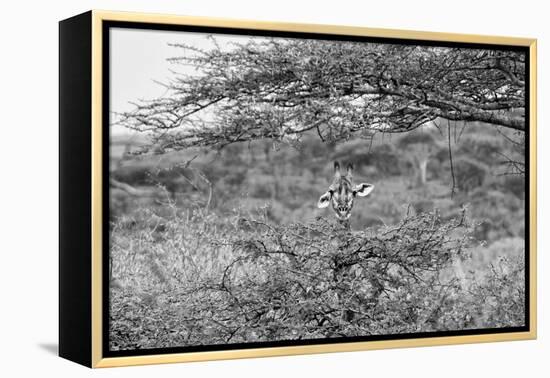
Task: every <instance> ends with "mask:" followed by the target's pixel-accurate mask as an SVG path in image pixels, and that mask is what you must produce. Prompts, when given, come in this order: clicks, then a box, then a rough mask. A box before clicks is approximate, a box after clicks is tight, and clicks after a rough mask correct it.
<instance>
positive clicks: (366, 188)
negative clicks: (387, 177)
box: [353, 182, 374, 197]
mask: <svg viewBox="0 0 550 378" xmlns="http://www.w3.org/2000/svg"><path fill="white" fill-rule="evenodd" d="M373 189H374V185H372V184H367V183H365V182H363V183H361V184H357V185H355V186H354V187H353V194H354V195H358V196H359V197H366V196H368V195H369V194H370V192H372V190H373Z"/></svg>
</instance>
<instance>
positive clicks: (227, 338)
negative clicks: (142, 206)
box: [110, 208, 523, 350]
mask: <svg viewBox="0 0 550 378" xmlns="http://www.w3.org/2000/svg"><path fill="white" fill-rule="evenodd" d="M462 215H463V214H462ZM135 217H137V219H133V221H128V219H126V221H125V222H122V220H120V221H119V222H118V223H117V224H116V225H114V227H113V232H112V249H111V257H112V261H111V267H112V272H113V280H116V282H117V284H116V285H112V288H111V329H110V332H111V337H110V340H111V348H113V349H115V350H116V349H126V348H153V347H168V346H182V345H201V344H218V343H233V342H235V343H236V342H255V341H273V340H289V339H292V340H297V339H314V338H327V337H341V336H360V335H361V336H364V335H373V334H401V333H410V332H429V331H434V330H447V329H462V328H464V327H474V326H479V327H483V326H485V325H487V324H490V325H493V324H499V325H501V324H515V322H520V321H522V319H523V318H522V316H523V315H522V312H521V308H520V307H519V304H518V300H519V298H520V297H519V296H520V294H521V293H520V292H518V294H517V295H515V294H514V295H512V294H513V293H512V291H513V290H515V289H514V288H515V286H513V285H516V286H518V285H521V282H520V280H519V279H518V277H519V276H520V272H521V269H522V268H521V267H519V266H518V267H517V269H516V270H513V271H512V270H506V271H497V270H495V274H500V276H498V277H500V278H498V279H495V278H494V277H493V276H489V275H488V276H487V277H481V278H480V277H477V279H480V281H479V283H478V281H475V280H473V279H471V280H470V281H469V282H473V284H470V285H464V283H461V282H460V281H459V279H457V277H455V276H453V275H450V276H448V277H447V278H445V275H444V274H443V272H444V271H446V270H448V269H450V267H451V265H452V263H453V261H455V260H456V259H461V258H465V256H466V254H465V252H466V251H467V250H466V247H467V246H468V243H469V237H468V230H469V229H468V227H466V224H465V223H464V218H463V216H462V217H458V218H455V219H451V220H448V221H443V220H441V219H440V218H439V216H438V214H437V213H422V214H419V215H414V216H408V217H406V218H405V219H403V220H402V221H401V222H400V223H399V224H397V225H394V226H390V227H378V228H377V229H363V230H361V231H350V230H346V229H342V228H341V226H340V225H338V224H335V223H332V222H330V221H326V220H324V219H316V220H314V221H312V222H310V223H307V224H301V223H296V224H292V225H285V226H282V225H274V224H271V223H270V222H268V221H267V220H266V218H264V217H252V216H241V215H235V217H234V218H232V219H233V220H232V221H231V222H227V218H225V217H224V218H222V217H220V216H217V215H215V214H212V213H210V214H207V213H204V212H202V211H196V212H195V213H193V214H190V213H187V214H177V213H176V212H175V208H174V213H173V216H172V217H171V218H170V219H165V218H161V217H158V216H156V215H155V214H152V213H151V212H150V211H144V212H143V213H138V214H136V216H135ZM159 228H160V230H161V231H159ZM137 234H139V235H140V237H139V238H138V237H136V235H137ZM512 278H514V279H516V281H514V282H511V281H510V279H512ZM495 285H496V286H495ZM498 285H501V286H502V285H508V286H507V287H506V288H503V287H501V286H498ZM510 285H512V286H510ZM508 294H510V295H511V297H510V298H509V300H506V301H502V300H498V298H497V297H496V296H498V295H501V296H503V295H508ZM488 298H489V299H490V298H493V299H491V300H488ZM501 299H502V298H501ZM501 304H502V306H505V307H503V308H500V307H499V306H500V305H501ZM479 312H481V315H480V314H479ZM501 315H502V317H501ZM473 319H475V322H474V320H473ZM497 320H498V322H500V323H498V322H497Z"/></svg>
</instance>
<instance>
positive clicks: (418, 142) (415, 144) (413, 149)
mask: <svg viewBox="0 0 550 378" xmlns="http://www.w3.org/2000/svg"><path fill="white" fill-rule="evenodd" d="M398 145H399V147H401V148H402V149H403V151H404V152H405V153H406V154H407V155H408V156H409V157H410V159H411V162H412V164H413V166H414V167H415V176H416V184H417V186H424V185H426V182H427V181H428V173H427V172H428V162H429V160H430V158H431V157H433V156H434V155H435V154H436V152H437V151H438V150H439V148H438V144H437V141H436V139H435V137H434V136H433V134H432V133H430V132H427V131H422V132H417V131H414V132H409V133H406V134H405V135H403V137H401V139H399V142H398Z"/></svg>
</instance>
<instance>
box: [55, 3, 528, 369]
mask: <svg viewBox="0 0 550 378" xmlns="http://www.w3.org/2000/svg"><path fill="white" fill-rule="evenodd" d="M107 22H127V23H136V24H155V25H188V26H199V27H215V28H230V29H248V30H253V31H260V30H261V31H274V32H275V31H277V32H299V33H311V34H324V35H327V34H330V35H335V36H357V37H376V38H390V39H396V40H415V41H431V42H445V43H450V42H452V43H454V42H456V43H465V44H468V43H472V44H487V45H501V46H521V47H525V48H527V49H528V55H529V69H528V73H529V77H528V78H526V81H527V80H528V83H529V92H528V96H529V102H528V103H529V109H528V112H529V114H528V120H529V121H528V125H529V156H528V159H529V202H528V208H529V219H526V222H529V235H526V239H528V242H529V251H528V263H529V277H528V286H527V287H528V289H529V290H528V297H529V308H528V314H529V319H528V325H529V326H528V330H526V331H521V332H506V333H488V334H475V335H457V336H443V337H421V338H402V339H399V338H397V339H393V340H375V341H357V342H355V341H346V342H341V343H330V344H322V343H319V344H308V345H295V346H275V347H258V348H253V349H230V350H215V351H198V352H185V353H166V354H154V355H147V354H143V355H139V354H138V355H132V356H122V357H105V355H104V353H103V348H104V340H103V337H104V333H103V310H104V306H105V303H104V302H103V300H104V296H103V292H104V290H105V289H106V286H105V282H104V279H103V275H102V269H103V266H104V262H105V261H104V259H105V251H103V250H102V249H103V243H102V240H103V238H104V237H105V235H104V234H103V233H104V227H103V221H104V217H105V216H106V214H105V206H104V205H103V200H102V198H103V190H104V182H103V181H102V180H103V179H104V169H105V162H104V160H103V156H102V151H103V149H102V143H103V140H104V135H103V133H102V131H103V130H104V126H102V125H103V122H104V119H105V116H104V107H105V99H104V96H103V85H104V83H105V78H104V76H103V65H104V55H103V52H104V50H103V46H104V45H103V38H104V37H105V33H104V25H105V23H107ZM60 31H61V32H60V76H61V78H60V92H61V94H60V115H61V116H60V128H61V132H60V138H61V143H60V153H61V156H60V164H61V168H62V169H61V173H60V180H61V191H62V192H61V194H60V197H62V198H64V199H63V200H61V202H60V207H61V216H60V218H61V221H60V222H61V230H60V235H61V240H60V355H61V356H62V357H65V358H68V359H70V360H73V361H75V362H78V363H81V364H84V365H86V366H89V367H94V368H96V367H114V366H129V365H143V364H160V363H174V362H189V361H208V360H221V359H238V358H251V357H267V356H284V355H299V354H312V353H329V352H348V351H362V350H372V349H387V348H403V347H419V346H435V345H449V344H466V343H482V342H496V341H512V340H528V339H535V338H536V335H537V325H536V322H537V316H536V315H537V306H536V293H537V285H536V284H537V279H536V272H537V266H536V242H537V240H536V227H537V218H536V212H537V191H536V188H537V175H536V172H537V161H536V144H537V137H536V123H537V119H536V117H537V100H536V99H537V79H536V77H537V73H536V70H537V65H536V62H537V41H536V39H527V38H513V37H500V36H481V35H470V34H452V33H436V32H423V31H407V30H393V29H378V28H368V27H352V26H335V25H314V24H294V23H279V22H258V21H250V20H228V19H216V18H208V17H204V18H203V17H188V16H174V15H160V14H141V13H126V12H110V11H96V10H93V11H90V12H87V13H85V14H83V15H80V16H76V17H74V18H71V19H68V20H65V21H62V22H61V23H60ZM83 50H86V53H85V54H82V51H83ZM77 55H78V56H79V57H77ZM71 64H79V65H81V66H82V65H84V67H81V68H80V69H81V71H75V70H77V68H75V67H70V65H71ZM87 69H89V72H87V71H86V70H87ZM71 70H72V71H71ZM69 71H70V72H69ZM73 71H74V72H73ZM88 73H89V76H87V74H88ZM75 82H77V84H76V85H79V87H78V88H79V89H78V90H77V91H76V92H78V93H83V94H84V95H86V94H87V93H89V96H88V97H84V98H81V97H79V96H78V93H75V92H74V85H75V84H74V83H75ZM79 83H80V84H79ZM69 91H71V93H70V94H69V93H68V92H69ZM64 92H65V94H64ZM88 101H89V102H88ZM77 102H78V104H77ZM71 109H72V110H71ZM74 109H78V112H77V113H78V114H76V113H74V111H73V110H74ZM71 111H73V112H72V113H71ZM526 118H527V117H526ZM75 121H86V122H87V121H89V122H90V124H89V127H86V126H84V125H78V127H79V128H80V132H79V131H77V130H74V128H76V127H77V125H76V124H74V122H75ZM71 128H72V130H70V129H71ZM75 133H78V135H76V134H75ZM75 135H76V136H75ZM75 138H77V139H78V138H80V139H78V140H80V141H81V142H82V143H84V144H85V145H86V146H89V147H88V148H89V150H86V151H87V152H89V153H90V155H89V156H88V158H89V163H90V169H89V170H85V172H81V173H80V174H81V175H83V176H82V177H87V178H86V179H83V180H84V181H82V182H81V187H80V189H82V190H84V189H86V186H88V185H89V190H86V191H84V192H83V191H82V190H81V191H79V192H77V191H76V190H77V189H78V188H75V189H74V191H73V192H71V189H70V188H68V187H65V185H66V181H64V180H67V182H68V177H69V176H70V175H73V174H76V173H75V172H76V170H77V169H79V168H77V167H74V166H72V165H71V163H70V162H68V160H70V158H69V156H70V154H71V153H73V154H74V153H77V152H78V151H76V150H74V149H71V148H72V147H68V146H69V145H70V144H71V143H74V142H75ZM75 148H76V147H75ZM87 152H86V153H87ZM81 153H83V154H84V153H85V152H81ZM76 156H80V155H76ZM85 162H86V160H85ZM79 182H80V181H79ZM73 184H74V182H73ZM67 185H68V184H67ZM82 196H89V197H86V201H85V202H84V204H83V205H82V206H83V207H82V208H83V209H84V210H86V212H85V213H84V214H82V213H80V216H81V217H88V216H89V218H87V220H86V221H84V222H83V223H78V222H76V223H75V222H74V219H77V218H75V217H78V216H79V215H78V214H74V213H71V210H70V209H69V208H68V207H70V206H72V205H71V204H74V203H75V201H79V200H82V198H83V197H82ZM74 211H75V212H76V211H77V210H74ZM88 227H89V228H88ZM69 234H72V235H73V236H70V235H69ZM84 234H85V235H87V236H86V237H79V235H84ZM81 251H83V252H82V255H81V256H80V257H79V256H78V255H79V254H81ZM77 276H78V277H77ZM87 282H88V283H87ZM526 284H527V283H526ZM78 291H81V293H80V298H79V299H75V297H76V296H77V295H78ZM83 314H85V315H83ZM69 323H70V324H71V325H68V324H69ZM79 343H82V345H83V346H82V347H79V346H78V345H79ZM75 348H80V349H79V351H75Z"/></svg>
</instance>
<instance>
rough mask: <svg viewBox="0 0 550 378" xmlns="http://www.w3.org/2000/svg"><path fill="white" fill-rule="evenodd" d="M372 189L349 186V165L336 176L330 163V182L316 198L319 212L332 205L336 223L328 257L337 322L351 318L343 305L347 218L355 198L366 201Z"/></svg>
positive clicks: (346, 280) (346, 293)
mask: <svg viewBox="0 0 550 378" xmlns="http://www.w3.org/2000/svg"><path fill="white" fill-rule="evenodd" d="M373 189H374V185H372V184H368V183H361V184H357V185H354V184H353V165H352V164H348V165H347V169H346V174H345V175H342V173H341V172H340V164H339V163H338V162H337V161H336V162H334V179H333V181H332V184H331V185H330V186H329V188H328V190H327V191H326V192H325V193H324V194H323V195H322V196H321V197H320V198H319V202H318V203H317V206H318V207H319V208H321V209H323V208H325V207H328V205H332V209H333V210H334V213H335V214H336V218H337V219H338V223H339V224H340V226H341V229H340V230H339V231H337V234H336V238H335V239H334V240H333V243H335V245H334V247H335V248H336V250H337V251H338V253H335V254H334V255H333V256H332V260H333V267H334V270H333V277H332V280H333V281H334V283H335V287H336V289H335V290H336V291H335V292H336V298H337V301H338V303H339V306H340V307H341V319H342V321H345V322H351V321H352V320H353V319H354V317H355V312H354V310H353V309H352V308H349V307H348V306H349V304H347V302H348V300H347V299H346V298H348V296H349V295H350V290H348V289H349V288H350V287H349V282H350V278H349V277H348V275H349V272H350V265H349V264H348V263H347V261H346V260H347V258H348V253H347V251H346V248H347V247H346V246H347V244H348V243H347V240H348V233H349V232H350V228H351V227H350V222H349V218H350V216H351V210H352V208H353V203H354V200H355V197H357V196H359V197H366V196H368V195H369V194H370V193H371V192H372V190H373Z"/></svg>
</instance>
